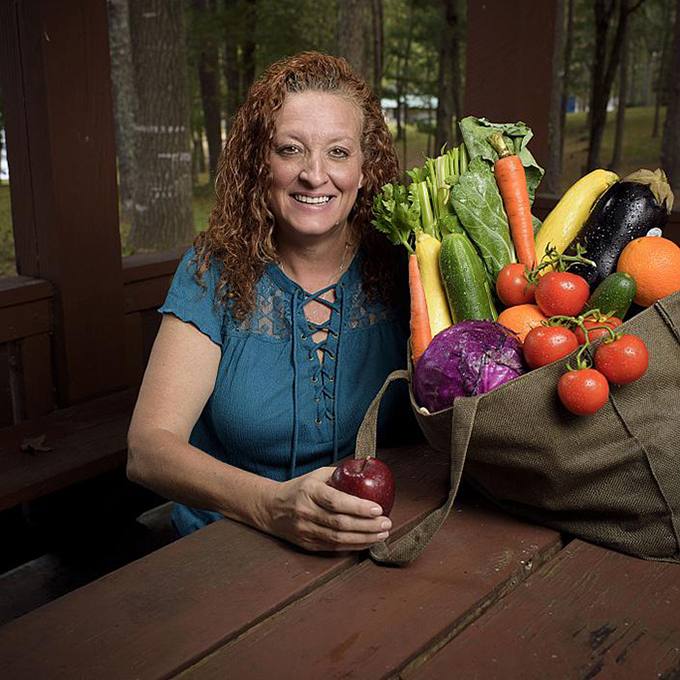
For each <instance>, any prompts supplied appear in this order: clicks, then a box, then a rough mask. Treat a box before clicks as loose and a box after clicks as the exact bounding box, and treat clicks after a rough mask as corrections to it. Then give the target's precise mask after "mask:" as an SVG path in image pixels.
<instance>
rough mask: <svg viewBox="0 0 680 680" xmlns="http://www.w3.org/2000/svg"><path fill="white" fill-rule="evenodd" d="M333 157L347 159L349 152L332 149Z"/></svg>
mask: <svg viewBox="0 0 680 680" xmlns="http://www.w3.org/2000/svg"><path fill="white" fill-rule="evenodd" d="M331 156H333V158H347V156H349V152H348V151H347V150H346V149H340V148H337V147H336V148H335V149H331Z"/></svg>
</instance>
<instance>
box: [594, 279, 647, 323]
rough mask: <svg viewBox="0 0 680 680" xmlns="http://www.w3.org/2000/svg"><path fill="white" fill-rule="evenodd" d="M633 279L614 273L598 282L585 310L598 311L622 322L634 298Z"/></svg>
mask: <svg viewBox="0 0 680 680" xmlns="http://www.w3.org/2000/svg"><path fill="white" fill-rule="evenodd" d="M636 288H637V286H636V285H635V279H634V278H633V277H632V276H631V275H630V274H626V273H625V272H614V273H613V274H610V275H609V276H608V277H607V278H606V279H603V280H602V281H600V283H599V285H598V286H597V288H596V289H595V290H594V291H593V293H592V295H591V296H590V299H589V300H588V302H587V303H586V310H589V309H599V310H600V311H601V312H602V313H603V314H606V315H607V316H615V317H616V318H617V319H620V320H621V321H623V319H624V317H625V316H626V313H627V312H628V308H629V307H630V305H631V303H632V302H633V298H634V297H635V290H636Z"/></svg>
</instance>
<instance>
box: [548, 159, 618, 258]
mask: <svg viewBox="0 0 680 680" xmlns="http://www.w3.org/2000/svg"><path fill="white" fill-rule="evenodd" d="M618 179H619V178H618V175H617V174H616V173H615V172H610V171H609V170H601V169H598V170H593V171H592V172H589V173H588V174H587V175H584V176H583V177H581V179H579V180H578V181H577V182H576V183H574V184H573V185H572V186H571V187H570V188H569V189H568V190H567V191H566V193H565V194H564V196H562V198H561V199H560V201H559V203H558V204H557V205H556V206H555V207H554V208H553V209H552V210H551V211H550V214H549V215H548V216H547V217H546V218H545V221H544V222H543V224H542V225H541V228H540V229H539V230H538V234H536V259H537V261H538V262H540V261H541V258H542V257H543V256H544V255H545V254H546V252H547V250H548V246H549V245H550V246H551V247H553V248H555V249H556V250H557V252H559V253H563V252H564V251H565V250H566V249H567V247H568V246H569V245H570V244H571V243H572V241H573V240H574V239H575V238H576V237H577V236H578V234H579V232H580V231H581V229H582V228H583V225H584V224H585V222H586V219H587V217H588V215H589V214H590V211H591V209H592V208H593V206H594V205H595V201H597V199H598V198H600V196H602V194H603V193H604V192H605V191H606V190H607V189H609V187H610V186H611V185H612V184H614V183H615V182H617V181H618ZM586 257H587V255H586Z"/></svg>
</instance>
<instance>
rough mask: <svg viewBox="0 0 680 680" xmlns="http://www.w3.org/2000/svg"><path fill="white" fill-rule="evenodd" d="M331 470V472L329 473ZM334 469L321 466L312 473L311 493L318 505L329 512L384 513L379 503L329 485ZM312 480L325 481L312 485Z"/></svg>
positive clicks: (378, 514)
mask: <svg viewBox="0 0 680 680" xmlns="http://www.w3.org/2000/svg"><path fill="white" fill-rule="evenodd" d="M329 470H330V474H328V473H327V471H329ZM333 470H334V468H328V467H325V468H319V469H318V470H315V471H314V472H313V473H312V474H311V475H310V480H309V482H310V486H309V493H310V496H311V497H312V499H313V500H314V502H315V503H316V504H317V505H320V506H321V507H323V508H325V509H326V510H328V511H329V512H335V513H342V514H346V515H355V516H357V517H380V516H381V515H382V514H383V510H382V508H381V507H380V505H379V504H378V503H375V502H374V501H367V500H366V499H365V498H358V497H357V496H352V495H350V494H348V493H345V492H344V491H338V489H334V488H333V487H332V486H329V485H328V483H327V480H328V479H330V477H331V475H332V473H333ZM317 473H319V474H318V476H317ZM312 480H314V481H323V482H324V483H322V484H320V485H316V484H314V485H312V484H311V482H312Z"/></svg>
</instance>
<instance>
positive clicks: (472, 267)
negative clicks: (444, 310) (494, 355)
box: [439, 234, 498, 323]
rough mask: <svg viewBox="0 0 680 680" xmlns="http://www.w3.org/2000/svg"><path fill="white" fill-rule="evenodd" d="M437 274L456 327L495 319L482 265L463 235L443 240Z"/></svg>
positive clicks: (467, 239)
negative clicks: (464, 321)
mask: <svg viewBox="0 0 680 680" xmlns="http://www.w3.org/2000/svg"><path fill="white" fill-rule="evenodd" d="M439 271H440V273H441V276H442V283H443V284H444V290H445V291H446V297H447V299H448V301H449V308H450V309H451V315H452V316H453V318H454V319H455V320H456V323H457V322H458V321H463V320H465V319H478V320H482V319H489V320H493V319H496V318H497V316H498V315H497V313H496V308H495V306H494V303H493V298H492V297H491V294H490V292H489V287H488V285H485V284H486V283H487V279H486V271H485V269H484V264H483V263H482V260H481V258H480V257H479V255H478V254H477V251H476V250H475V247H474V246H473V245H472V242H471V241H470V239H469V238H468V237H467V236H466V235H465V234H449V235H448V236H445V237H444V240H443V241H442V247H441V251H440V253H439Z"/></svg>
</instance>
